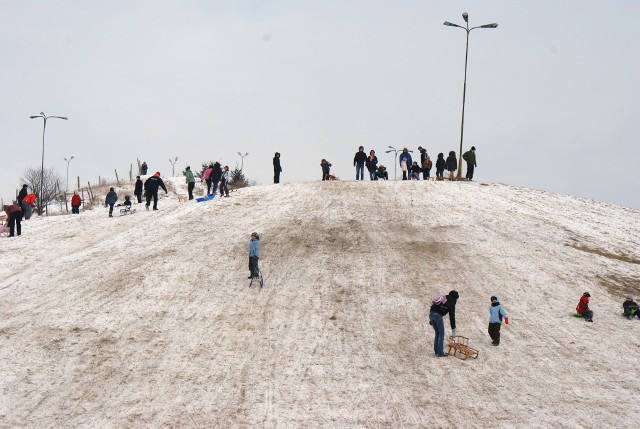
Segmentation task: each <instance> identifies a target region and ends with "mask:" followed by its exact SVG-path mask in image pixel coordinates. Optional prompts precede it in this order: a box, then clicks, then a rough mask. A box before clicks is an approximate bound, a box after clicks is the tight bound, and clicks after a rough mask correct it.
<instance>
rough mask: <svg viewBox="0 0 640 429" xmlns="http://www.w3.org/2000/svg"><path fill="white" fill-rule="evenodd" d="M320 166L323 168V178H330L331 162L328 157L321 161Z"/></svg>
mask: <svg viewBox="0 0 640 429" xmlns="http://www.w3.org/2000/svg"><path fill="white" fill-rule="evenodd" d="M320 167H321V168H322V180H329V174H331V163H330V162H329V161H327V160H326V159H322V161H320Z"/></svg>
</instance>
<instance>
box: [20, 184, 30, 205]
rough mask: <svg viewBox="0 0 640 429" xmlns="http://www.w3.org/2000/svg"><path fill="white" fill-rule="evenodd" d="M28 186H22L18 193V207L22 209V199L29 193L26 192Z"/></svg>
mask: <svg viewBox="0 0 640 429" xmlns="http://www.w3.org/2000/svg"><path fill="white" fill-rule="evenodd" d="M27 188H28V186H27V184H26V183H25V184H24V185H22V189H20V192H18V206H19V207H22V200H23V199H24V197H26V196H27V194H28V193H29V191H28V190H27Z"/></svg>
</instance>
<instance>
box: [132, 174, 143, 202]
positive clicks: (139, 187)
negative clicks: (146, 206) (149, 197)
mask: <svg viewBox="0 0 640 429" xmlns="http://www.w3.org/2000/svg"><path fill="white" fill-rule="evenodd" d="M133 195H135V196H136V198H137V199H138V204H140V203H141V202H142V180H140V176H136V187H135V188H134V190H133Z"/></svg>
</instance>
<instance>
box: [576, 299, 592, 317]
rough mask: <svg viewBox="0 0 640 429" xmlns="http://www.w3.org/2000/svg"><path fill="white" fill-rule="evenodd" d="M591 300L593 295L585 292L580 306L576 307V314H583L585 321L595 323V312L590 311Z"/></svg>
mask: <svg viewBox="0 0 640 429" xmlns="http://www.w3.org/2000/svg"><path fill="white" fill-rule="evenodd" d="M589 298H591V294H590V293H589V292H585V293H583V294H582V296H581V297H580V301H579V302H578V306H577V307H576V312H577V313H578V314H582V317H584V320H586V321H587V322H593V311H591V310H590V309H589Z"/></svg>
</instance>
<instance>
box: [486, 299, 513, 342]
mask: <svg viewBox="0 0 640 429" xmlns="http://www.w3.org/2000/svg"><path fill="white" fill-rule="evenodd" d="M502 319H504V323H505V325H508V324H509V316H508V315H507V312H506V311H505V310H504V307H502V304H500V297H499V296H498V295H492V296H491V305H490V306H489V336H490V337H491V344H493V345H494V346H499V345H500V327H501V326H502Z"/></svg>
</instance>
